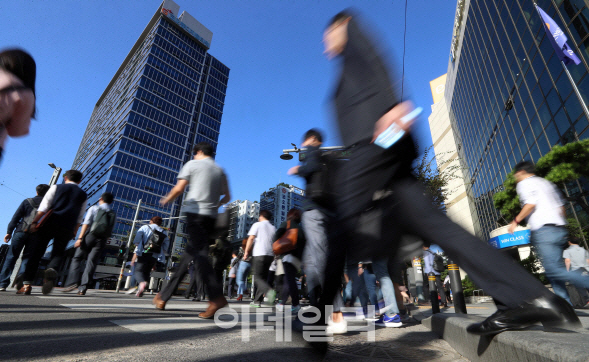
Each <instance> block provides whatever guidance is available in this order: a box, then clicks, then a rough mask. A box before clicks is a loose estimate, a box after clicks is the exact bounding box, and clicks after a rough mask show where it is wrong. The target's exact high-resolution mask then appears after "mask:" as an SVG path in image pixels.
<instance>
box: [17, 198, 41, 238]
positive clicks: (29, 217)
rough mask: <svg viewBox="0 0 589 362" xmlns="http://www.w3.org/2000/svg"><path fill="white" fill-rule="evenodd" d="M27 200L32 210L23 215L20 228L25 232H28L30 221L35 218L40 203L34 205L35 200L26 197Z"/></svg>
mask: <svg viewBox="0 0 589 362" xmlns="http://www.w3.org/2000/svg"><path fill="white" fill-rule="evenodd" d="M27 201H28V202H29V204H30V205H31V207H32V208H33V211H31V212H30V213H29V214H28V215H27V216H25V217H24V218H23V219H22V224H21V225H22V226H21V230H22V231H23V232H25V233H28V232H29V228H30V227H31V223H32V222H33V220H35V216H37V209H38V208H39V205H40V204H37V205H35V202H34V201H33V199H27Z"/></svg>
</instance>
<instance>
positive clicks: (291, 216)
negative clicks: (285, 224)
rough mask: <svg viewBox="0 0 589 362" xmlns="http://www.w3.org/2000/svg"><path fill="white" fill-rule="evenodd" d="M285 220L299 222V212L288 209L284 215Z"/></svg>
mask: <svg viewBox="0 0 589 362" xmlns="http://www.w3.org/2000/svg"><path fill="white" fill-rule="evenodd" d="M286 220H292V221H295V222H297V223H300V222H301V210H299V209H290V210H288V212H287V213H286Z"/></svg>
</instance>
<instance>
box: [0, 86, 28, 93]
mask: <svg viewBox="0 0 589 362" xmlns="http://www.w3.org/2000/svg"><path fill="white" fill-rule="evenodd" d="M27 89H31V88H29V87H27V86H24V85H9V86H8V87H4V88H2V89H0V94H4V93H12V92H18V91H21V90H27Z"/></svg>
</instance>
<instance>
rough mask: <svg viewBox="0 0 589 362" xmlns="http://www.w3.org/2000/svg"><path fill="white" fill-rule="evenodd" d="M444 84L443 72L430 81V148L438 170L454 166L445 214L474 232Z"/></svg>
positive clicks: (471, 210) (472, 204)
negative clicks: (431, 98) (431, 144)
mask: <svg viewBox="0 0 589 362" xmlns="http://www.w3.org/2000/svg"><path fill="white" fill-rule="evenodd" d="M445 84H446V74H444V75H443V76H441V77H438V78H436V79H434V80H432V81H431V82H430V87H431V90H432V96H433V100H434V104H433V105H432V114H431V115H430V116H429V118H428V121H429V127H430V131H431V134H432V141H433V148H434V153H435V156H436V162H437V164H438V169H439V171H440V172H444V171H445V170H446V172H448V170H449V169H448V167H451V168H452V169H454V168H455V169H456V170H455V171H454V170H453V171H451V172H452V173H453V174H454V175H455V176H456V178H454V179H452V180H451V181H450V182H449V183H448V187H447V190H448V194H447V200H448V201H447V202H446V214H447V215H448V217H449V218H450V219H452V221H454V222H456V223H458V224H459V225H460V226H462V227H463V228H465V229H466V230H468V231H469V232H470V233H472V234H474V233H475V231H474V221H473V217H476V212H475V210H474V200H472V199H471V198H469V197H468V195H467V193H466V185H465V182H466V181H465V178H464V177H465V175H464V172H463V171H462V169H461V167H460V160H459V159H458V149H457V144H456V141H455V139H454V131H453V130H452V126H451V125H450V114H449V113H448V107H446V99H445V98H444V87H445Z"/></svg>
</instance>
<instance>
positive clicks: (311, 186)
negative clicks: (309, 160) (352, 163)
mask: <svg viewBox="0 0 589 362" xmlns="http://www.w3.org/2000/svg"><path fill="white" fill-rule="evenodd" d="M317 152H321V156H320V157H319V163H320V169H319V171H317V172H314V173H313V174H312V175H311V179H310V181H309V182H308V183H307V188H306V196H307V197H308V198H309V199H310V200H312V201H313V202H314V203H316V204H317V205H319V206H323V207H325V208H328V209H331V208H333V206H334V200H335V196H336V195H335V193H334V190H335V182H336V177H337V171H338V168H339V167H340V165H341V164H342V163H343V162H345V161H343V157H342V154H343V152H342V151H317ZM304 157H305V155H304V154H299V159H300V160H301V161H302V160H304Z"/></svg>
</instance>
